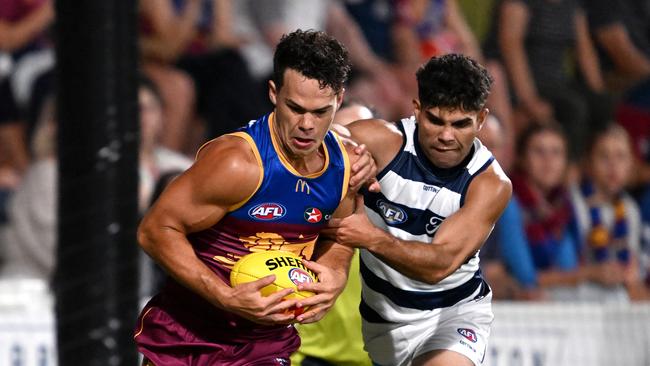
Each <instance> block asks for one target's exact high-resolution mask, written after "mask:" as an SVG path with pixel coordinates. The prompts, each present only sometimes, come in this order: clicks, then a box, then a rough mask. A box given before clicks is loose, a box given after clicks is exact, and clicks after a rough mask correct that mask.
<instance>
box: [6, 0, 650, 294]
mask: <svg viewBox="0 0 650 366" xmlns="http://www.w3.org/2000/svg"><path fill="white" fill-rule="evenodd" d="M52 3H53V1H52V0H2V1H0V277H4V278H24V277H34V278H42V279H45V280H48V281H49V279H50V278H51V276H52V272H53V269H54V267H55V261H54V258H55V255H54V252H55V245H56V220H57V218H56V205H57V202H56V182H57V176H56V175H57V172H56V138H55V134H56V123H57V121H56V111H55V109H56V103H55V102H54V100H55V98H56V82H55V78H54V77H53V75H54V71H53V70H54V68H55V62H56V57H55V55H54V48H55V47H54V44H53V38H54V37H53V24H54V22H55V13H54V10H53V4H52ZM138 7H139V27H138V30H139V34H138V37H139V46H140V61H139V66H140V71H141V78H140V84H139V88H140V89H139V91H140V92H139V103H140V124H141V144H140V146H141V147H140V187H141V189H140V208H141V210H145V209H146V208H147V207H148V205H149V204H150V203H151V200H152V199H153V198H154V197H155V195H156V191H159V190H160V188H161V186H162V185H164V183H165V182H166V181H168V180H169V179H170V177H173V176H174V175H175V174H178V172H180V171H182V170H183V169H185V168H187V167H188V166H189V165H190V164H191V157H192V155H193V153H194V151H196V149H197V148H198V147H199V146H200V145H201V144H202V143H203V142H205V141H206V140H209V139H211V138H213V137H215V136H217V135H220V134H222V133H226V132H229V131H232V130H233V129H235V128H237V127H239V126H240V125H242V124H244V123H246V122H247V121H249V120H251V119H255V118H256V117H259V116H260V115H262V114H263V113H265V112H266V111H268V110H270V108H271V107H272V106H271V105H270V101H269V98H268V80H269V76H270V74H271V72H272V70H271V67H272V55H273V48H274V45H275V44H276V43H277V42H278V41H279V39H280V37H281V36H282V35H283V34H284V33H288V32H290V31H292V30H294V29H297V28H301V29H318V30H325V31H327V32H328V33H330V34H331V35H333V36H335V37H336V38H337V39H339V40H340V41H341V42H343V43H344V44H345V45H346V46H347V48H348V50H349V52H350V55H351V59H352V61H353V64H354V70H353V75H352V78H351V80H350V82H349V85H348V86H347V88H346V99H350V100H354V101H355V103H356V104H360V105H362V106H366V107H368V108H370V110H372V111H373V113H374V114H375V116H376V117H379V118H382V119H386V120H388V121H396V120H398V119H399V118H403V117H407V116H410V115H411V113H412V110H413V105H412V96H415V95H416V82H415V76H414V74H415V71H416V70H417V68H418V67H419V65H421V64H422V63H423V62H424V61H425V60H427V59H429V58H430V57H432V56H436V55H441V54H445V53H464V54H467V55H469V56H471V57H473V58H475V59H476V60H478V61H479V62H481V63H482V64H483V65H485V66H486V67H487V68H488V69H489V70H490V73H491V75H492V76H493V78H494V80H495V86H494V89H493V92H492V94H491V96H490V98H489V100H488V108H489V109H490V111H491V115H490V117H489V119H488V121H487V122H486V123H485V125H484V127H483V129H482V130H481V137H480V138H481V139H482V141H483V142H484V143H485V144H486V145H487V146H488V147H489V148H490V149H491V150H492V151H493V153H494V154H495V156H496V157H497V160H498V161H499V163H500V164H501V166H502V167H503V168H504V169H505V170H506V172H507V173H508V175H509V176H510V178H511V179H512V181H513V186H514V196H513V199H512V200H511V202H510V204H509V206H508V207H507V209H506V211H505V213H504V215H503V216H502V218H501V219H500V221H499V222H498V224H497V225H496V227H495V228H494V230H493V232H492V234H491V235H490V237H489V238H488V239H487V242H486V244H485V246H484V248H483V249H482V250H481V257H482V263H483V273H484V274H485V276H486V277H487V279H488V282H489V283H490V284H491V286H492V288H493V290H494V297H495V299H502V300H503V299H505V300H536V301H540V300H548V301H551V300H555V301H599V302H609V301H612V302H628V301H635V300H649V299H650V1H649V0H589V1H586V0H481V1H477V0H236V1H235V0H140V1H139V3H138Z"/></svg>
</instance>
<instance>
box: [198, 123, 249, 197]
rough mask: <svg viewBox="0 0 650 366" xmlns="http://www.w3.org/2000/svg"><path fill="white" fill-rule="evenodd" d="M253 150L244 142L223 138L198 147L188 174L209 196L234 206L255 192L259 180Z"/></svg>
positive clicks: (239, 138) (227, 136) (237, 139)
mask: <svg viewBox="0 0 650 366" xmlns="http://www.w3.org/2000/svg"><path fill="white" fill-rule="evenodd" d="M256 151H257V150H256V149H255V148H254V147H253V146H251V144H250V143H249V142H248V141H247V140H246V139H244V138H242V137H240V136H237V135H224V136H221V137H219V138H217V139H214V140H212V141H210V142H208V143H206V144H205V145H203V146H202V147H201V149H200V150H199V152H198V153H197V157H196V161H195V162H194V164H193V165H192V167H191V168H190V169H189V170H188V172H189V173H190V174H191V175H192V176H193V180H194V181H195V184H201V185H202V186H204V188H203V189H205V190H207V192H206V193H207V194H208V195H209V196H212V195H213V194H214V195H215V198H218V201H219V202H222V203H230V202H224V200H226V201H233V202H232V203H237V202H239V201H241V200H242V199H245V198H247V197H249V196H250V194H252V193H253V192H254V191H255V190H256V189H257V187H258V184H259V182H260V179H261V177H262V168H261V166H260V164H261V161H260V159H259V155H258V154H257V153H256Z"/></svg>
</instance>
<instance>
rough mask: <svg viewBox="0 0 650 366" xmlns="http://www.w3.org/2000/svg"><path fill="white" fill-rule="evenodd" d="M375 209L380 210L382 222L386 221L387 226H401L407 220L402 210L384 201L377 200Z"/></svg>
mask: <svg viewBox="0 0 650 366" xmlns="http://www.w3.org/2000/svg"><path fill="white" fill-rule="evenodd" d="M377 207H379V209H380V210H381V213H382V216H384V221H386V223H387V224H390V225H396V224H401V223H403V222H404V221H406V219H407V218H408V216H407V215H406V212H404V210H402V209H401V208H399V207H397V206H395V205H393V204H390V203H388V202H386V201H384V200H379V201H378V202H377Z"/></svg>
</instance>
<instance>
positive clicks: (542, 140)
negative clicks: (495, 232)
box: [500, 124, 581, 299]
mask: <svg viewBox="0 0 650 366" xmlns="http://www.w3.org/2000/svg"><path fill="white" fill-rule="evenodd" d="M517 157H518V158H519V161H518V166H517V169H516V171H515V173H514V174H512V175H511V179H512V183H513V190H514V195H513V203H515V204H516V205H515V206H514V207H512V208H511V211H510V213H509V214H507V215H504V216H503V217H502V221H503V222H502V223H501V225H502V227H505V228H508V230H505V233H504V234H505V235H502V236H501V237H500V240H501V243H500V244H501V246H502V255H503V260H504V262H505V264H506V267H507V268H508V270H509V271H510V272H511V273H512V274H513V276H514V277H515V278H516V279H517V281H518V282H519V283H520V284H521V285H522V286H523V287H524V288H526V289H535V288H540V289H543V290H545V292H546V295H545V296H547V297H548V298H551V299H553V298H557V296H558V295H561V294H562V292H563V290H564V288H567V287H573V286H575V285H576V284H577V283H578V282H579V281H580V280H581V277H580V274H579V267H578V258H577V253H576V247H577V242H576V237H575V234H574V233H573V232H572V230H571V228H570V225H569V224H570V222H571V219H572V210H571V205H570V201H569V195H568V191H567V188H566V187H565V185H564V180H565V175H566V171H567V143H566V140H565V138H564V135H563V133H562V130H561V129H560V128H559V127H558V126H556V125H554V124H547V125H532V126H530V127H529V128H528V129H527V130H525V131H524V133H523V134H522V136H521V137H520V141H519V143H518V148H517ZM522 225H523V226H522ZM518 227H523V233H524V234H525V236H524V237H522V236H521V232H519V231H518V230H515V229H516V228H518ZM511 228H512V229H511ZM517 234H519V235H517Z"/></svg>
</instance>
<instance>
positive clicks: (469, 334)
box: [456, 328, 478, 343]
mask: <svg viewBox="0 0 650 366" xmlns="http://www.w3.org/2000/svg"><path fill="white" fill-rule="evenodd" d="M456 331H457V332H458V333H459V334H460V335H462V336H463V337H465V338H467V340H469V341H470V342H472V343H476V341H477V340H478V338H476V333H474V331H473V330H471V329H468V328H458V329H457V330H456Z"/></svg>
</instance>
